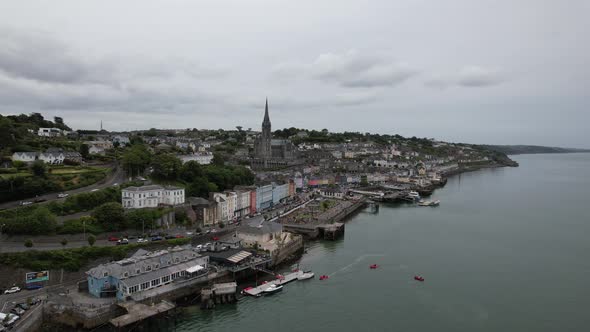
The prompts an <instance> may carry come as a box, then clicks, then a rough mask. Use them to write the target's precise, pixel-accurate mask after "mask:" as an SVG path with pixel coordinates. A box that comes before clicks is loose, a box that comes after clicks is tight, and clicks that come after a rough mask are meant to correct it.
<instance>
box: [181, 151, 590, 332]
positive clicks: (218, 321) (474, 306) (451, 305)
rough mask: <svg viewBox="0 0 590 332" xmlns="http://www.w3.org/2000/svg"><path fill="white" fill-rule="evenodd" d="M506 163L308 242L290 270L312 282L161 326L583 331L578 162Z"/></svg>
mask: <svg viewBox="0 0 590 332" xmlns="http://www.w3.org/2000/svg"><path fill="white" fill-rule="evenodd" d="M514 159H515V160H517V161H518V162H519V163H520V167H518V168H499V169H486V170H481V171H476V172H472V173H466V174H462V175H459V176H455V177H453V178H451V179H449V181H448V183H447V185H446V187H444V188H443V189H440V190H437V191H436V192H435V193H434V195H433V197H432V199H440V200H441V205H440V206H439V207H413V206H410V205H399V206H392V205H389V206H387V205H382V206H381V208H380V210H379V213H378V214H369V213H367V212H360V213H359V214H357V215H355V216H354V217H352V218H351V219H350V220H349V221H348V222H347V225H346V233H345V236H344V238H343V239H342V240H339V241H335V242H327V241H318V242H312V243H310V244H309V246H308V253H307V254H306V255H304V257H303V258H302V259H301V266H303V267H306V268H310V269H312V270H313V271H314V272H315V274H316V279H315V280H310V281H301V282H294V283H292V284H289V285H287V286H285V289H284V290H283V292H282V293H279V294H275V295H272V296H267V297H262V298H243V299H241V300H240V301H239V302H238V303H237V304H235V305H223V306H218V307H217V308H216V309H215V310H210V311H201V310H200V309H198V307H189V308H184V309H183V310H182V311H181V315H180V317H179V318H178V320H177V322H176V324H174V325H175V327H174V328H170V329H171V330H172V329H174V330H176V331H215V332H223V331H231V332H233V331H236V330H239V331H305V332H309V331H355V332H357V331H363V330H364V331H537V332H538V331H588V330H589V329H590V327H589V326H590V314H588V308H590V283H589V280H590V259H589V258H590V257H589V256H590V240H589V238H588V237H589V236H590V209H589V208H588V205H589V203H588V199H589V197H588V196H589V194H590V193H589V191H590V190H589V188H590V176H588V170H589V169H590V154H554V155H522V156H515V157H514ZM373 263H376V264H379V268H378V269H375V270H372V269H369V265H370V264H373ZM322 274H327V275H329V276H330V279H328V280H326V281H319V280H318V279H317V276H319V275H322ZM416 274H420V275H422V276H424V277H425V279H426V281H425V282H424V283H420V282H417V281H414V280H413V276H414V275H416Z"/></svg>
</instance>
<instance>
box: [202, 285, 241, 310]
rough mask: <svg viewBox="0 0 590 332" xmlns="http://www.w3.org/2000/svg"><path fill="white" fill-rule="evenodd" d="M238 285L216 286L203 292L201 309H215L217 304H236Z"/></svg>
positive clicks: (204, 289)
mask: <svg viewBox="0 0 590 332" xmlns="http://www.w3.org/2000/svg"><path fill="white" fill-rule="evenodd" d="M237 289H238V285H237V284H236V283H235V282H226V283H221V284H214V285H213V287H208V288H203V289H202V290H201V308H203V309H213V308H215V305H216V304H223V303H235V302H236V301H237V300H238V299H237Z"/></svg>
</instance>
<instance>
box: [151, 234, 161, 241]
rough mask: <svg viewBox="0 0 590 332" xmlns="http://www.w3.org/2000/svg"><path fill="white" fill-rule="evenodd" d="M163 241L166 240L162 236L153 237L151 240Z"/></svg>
mask: <svg viewBox="0 0 590 332" xmlns="http://www.w3.org/2000/svg"><path fill="white" fill-rule="evenodd" d="M163 239H164V238H162V237H161V236H159V235H158V236H154V237H152V238H151V239H150V240H152V241H162V240H163Z"/></svg>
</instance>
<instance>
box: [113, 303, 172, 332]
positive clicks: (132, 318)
mask: <svg viewBox="0 0 590 332" xmlns="http://www.w3.org/2000/svg"><path fill="white" fill-rule="evenodd" d="M119 306H120V307H121V308H123V309H125V310H127V313H126V314H125V315H122V316H119V317H117V318H113V319H111V320H110V321H109V322H110V323H111V324H112V325H113V326H114V327H117V328H119V327H125V326H128V325H130V324H133V323H137V322H140V321H142V320H144V319H146V318H150V317H154V316H156V315H159V314H161V313H165V312H168V311H170V310H172V309H174V308H176V305H175V304H174V303H171V302H168V301H162V302H160V303H158V304H155V305H147V304H143V303H137V302H135V301H127V302H123V303H119Z"/></svg>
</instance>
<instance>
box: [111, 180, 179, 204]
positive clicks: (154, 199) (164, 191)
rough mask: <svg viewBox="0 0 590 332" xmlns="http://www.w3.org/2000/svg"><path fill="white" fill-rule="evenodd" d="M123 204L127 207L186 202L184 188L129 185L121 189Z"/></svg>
mask: <svg viewBox="0 0 590 332" xmlns="http://www.w3.org/2000/svg"><path fill="white" fill-rule="evenodd" d="M121 204H122V205H123V207H124V208H126V209H141V208H146V207H158V205H160V204H165V205H179V204H184V188H178V187H162V186H158V185H149V186H142V187H127V188H125V189H123V190H121Z"/></svg>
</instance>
